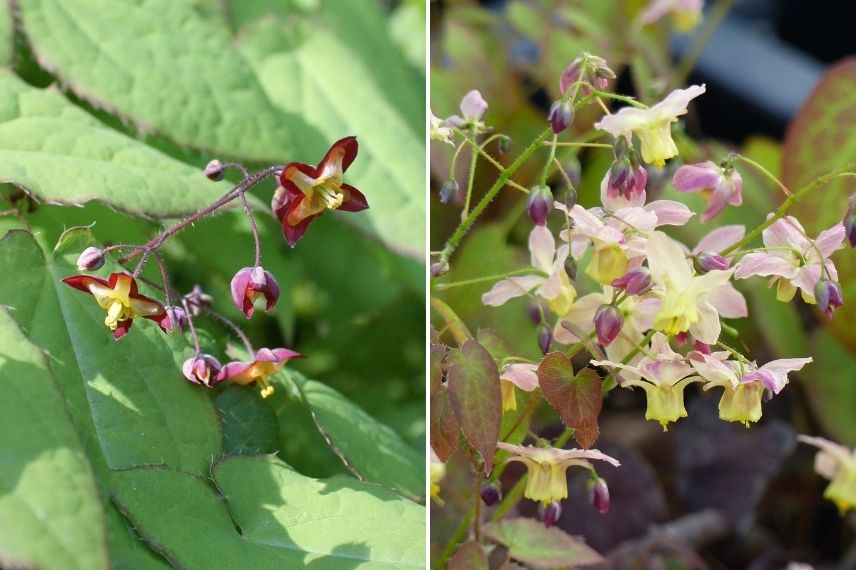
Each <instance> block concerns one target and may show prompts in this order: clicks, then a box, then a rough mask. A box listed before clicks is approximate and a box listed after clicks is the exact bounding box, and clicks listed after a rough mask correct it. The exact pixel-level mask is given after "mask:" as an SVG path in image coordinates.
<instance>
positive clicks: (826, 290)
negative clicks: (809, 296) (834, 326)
mask: <svg viewBox="0 0 856 570" xmlns="http://www.w3.org/2000/svg"><path fill="white" fill-rule="evenodd" d="M814 298H815V299H816V300H817V306H818V307H820V310H821V311H823V312H824V313H826V316H827V317H829V318H830V319H831V318H832V313H833V312H834V311H835V309H836V308H838V307H840V306H841V305H842V304H843V303H844V300H843V298H842V295H841V285H839V284H838V283H836V282H835V281H830V280H829V279H821V280H820V281H818V282H817V285H815V286H814Z"/></svg>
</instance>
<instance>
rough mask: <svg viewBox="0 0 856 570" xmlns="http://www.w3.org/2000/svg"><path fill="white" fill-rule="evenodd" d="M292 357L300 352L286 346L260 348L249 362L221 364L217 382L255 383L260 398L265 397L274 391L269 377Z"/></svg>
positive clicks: (245, 384) (297, 356) (296, 356)
mask: <svg viewBox="0 0 856 570" xmlns="http://www.w3.org/2000/svg"><path fill="white" fill-rule="evenodd" d="M292 358H301V354H299V353H297V352H294V351H293V350H289V349H287V348H274V349H272V350H271V349H270V348H260V349H259V350H257V351H256V354H255V356H254V357H253V359H252V360H251V361H249V362H230V363H228V364H226V365H225V366H223V368H222V369H221V370H220V374H219V375H218V376H217V382H223V381H224V380H228V381H229V382H234V383H235V384H238V385H240V386H247V385H249V384H253V383H255V384H256V385H258V386H259V388H261V396H262V398H267V397H268V396H270V395H271V394H273V392H274V389H273V386H271V384H270V377H271V376H273V375H274V374H276V373H277V372H279V371H280V370H281V369H282V367H283V366H285V363H286V362H288V361H289V360H291V359H292Z"/></svg>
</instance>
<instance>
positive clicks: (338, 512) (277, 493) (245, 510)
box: [113, 457, 425, 570]
mask: <svg viewBox="0 0 856 570" xmlns="http://www.w3.org/2000/svg"><path fill="white" fill-rule="evenodd" d="M214 479H215V482H216V484H217V490H218V491H219V493H218V492H216V491H215V490H214V489H213V488H212V487H211V486H209V485H207V484H206V483H205V481H203V480H202V479H200V478H197V477H195V476H192V475H188V474H186V473H181V472H178V471H173V470H169V469H163V468H156V467H149V468H140V469H132V470H129V471H124V472H118V473H115V474H114V476H113V489H114V500H115V501H116V502H117V504H119V505H120V508H121V510H122V511H123V512H124V513H125V514H126V516H128V517H129V519H130V520H132V521H133V523H134V525H135V526H136V527H137V528H138V530H139V532H140V533H141V535H142V536H143V538H144V539H145V540H146V541H147V542H148V543H149V544H151V545H152V547H153V548H154V549H156V550H157V551H159V552H161V553H163V555H164V556H165V557H166V558H167V559H169V560H170V561H171V562H172V563H173V565H175V566H177V567H183V568H244V567H253V568H259V569H262V570H264V569H268V568H270V569H273V568H297V567H313V568H314V567H317V568H325V569H326V568H329V569H331V570H335V569H351V568H386V569H393V568H410V567H422V566H423V565H424V564H425V560H424V552H425V542H424V541H425V537H424V535H425V510H424V507H421V506H419V505H417V504H415V503H412V502H410V501H408V500H406V499H403V498H401V497H399V496H397V495H395V494H394V493H391V492H388V491H384V490H382V489H379V488H377V487H375V486H372V485H369V484H365V483H361V482H359V481H354V480H353V479H350V478H348V477H334V478H331V479H324V480H318V479H311V478H309V477H304V476H303V475H300V474H299V473H297V472H295V471H293V470H292V469H291V468H290V467H288V466H287V465H285V464H284V463H282V462H280V461H278V460H277V459H274V458H271V457H243V458H237V457H236V458H232V459H226V460H224V461H222V462H220V463H219V464H217V465H216V466H215V468H214ZM151 496H157V497H158V498H159V500H158V501H152V500H151ZM259 505H264V508H263V509H260V508H259ZM212 544H213V545H216V548H212V547H211V545H212Z"/></svg>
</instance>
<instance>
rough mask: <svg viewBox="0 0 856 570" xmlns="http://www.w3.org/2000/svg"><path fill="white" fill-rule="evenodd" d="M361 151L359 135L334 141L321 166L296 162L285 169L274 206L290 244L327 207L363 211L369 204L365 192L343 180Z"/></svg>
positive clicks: (274, 198) (280, 177)
mask: <svg viewBox="0 0 856 570" xmlns="http://www.w3.org/2000/svg"><path fill="white" fill-rule="evenodd" d="M357 151H358V145H357V137H345V138H343V139H341V140H338V141H336V142H335V143H333V146H331V147H330V150H328V151H327V154H325V155H324V158H323V159H322V160H321V162H320V163H318V166H310V165H308V164H303V163H302V162H292V163H290V164H287V165H286V166H285V168H283V170H282V174H280V176H279V188H277V189H276V193H274V196H273V201H272V202H271V208H272V209H273V212H274V214H275V215H276V218H277V219H278V220H279V221H280V223H281V224H282V233H283V235H284V236H285V241H286V242H288V245H290V246H291V247H294V246H295V245H296V244H297V242H298V241H300V238H302V237H303V234H305V233H306V229H307V228H308V227H309V224H310V223H312V221H313V220H315V218H317V217H318V216H320V215H321V214H323V213H324V212H325V211H326V210H341V211H343V212H360V211H362V210H365V209H367V208H368V207H369V204H368V202H367V201H366V197H365V196H363V194H362V192H360V191H359V190H357V189H356V188H354V187H353V186H351V185H350V184H345V182H344V181H343V177H344V175H345V171H346V170H348V167H349V166H351V163H352V162H354V159H355V158H356V157H357Z"/></svg>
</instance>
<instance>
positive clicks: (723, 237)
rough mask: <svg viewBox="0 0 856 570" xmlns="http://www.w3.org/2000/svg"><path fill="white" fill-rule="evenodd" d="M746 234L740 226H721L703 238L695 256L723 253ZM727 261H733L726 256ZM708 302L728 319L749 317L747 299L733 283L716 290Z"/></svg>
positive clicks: (694, 250)
mask: <svg viewBox="0 0 856 570" xmlns="http://www.w3.org/2000/svg"><path fill="white" fill-rule="evenodd" d="M745 234H746V228H744V227H743V226H740V225H730V226H721V227H719V228H716V229H715V230H712V231H711V232H710V233H708V234H707V235H706V236H704V237H703V238H701V240H700V241H699V242H698V245H696V246H695V247H694V248H693V250H692V254H693V255H699V254H701V253H703V252H706V251H709V252H718V251H722V250H723V249H725V248H726V247H728V246H729V245H731V244H733V243H737V242H739V241H740V240H741V239H743V236H744V235H745ZM726 259H729V260H730V259H731V257H730V256H726ZM708 301H709V302H710V304H711V305H713V307H714V308H715V309H716V310H717V312H719V314H720V316H723V317H725V318H726V319H742V318H745V317H748V316H749V308H748V307H747V305H746V297H744V296H743V293H741V292H740V291H738V290H737V289H736V288H735V287H734V285H733V284H732V283H731V281H729V282H727V283H726V284H725V285H722V286H721V287H719V288H718V289H714V290H713V291H712V292H711V293H710V295H709V296H708Z"/></svg>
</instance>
